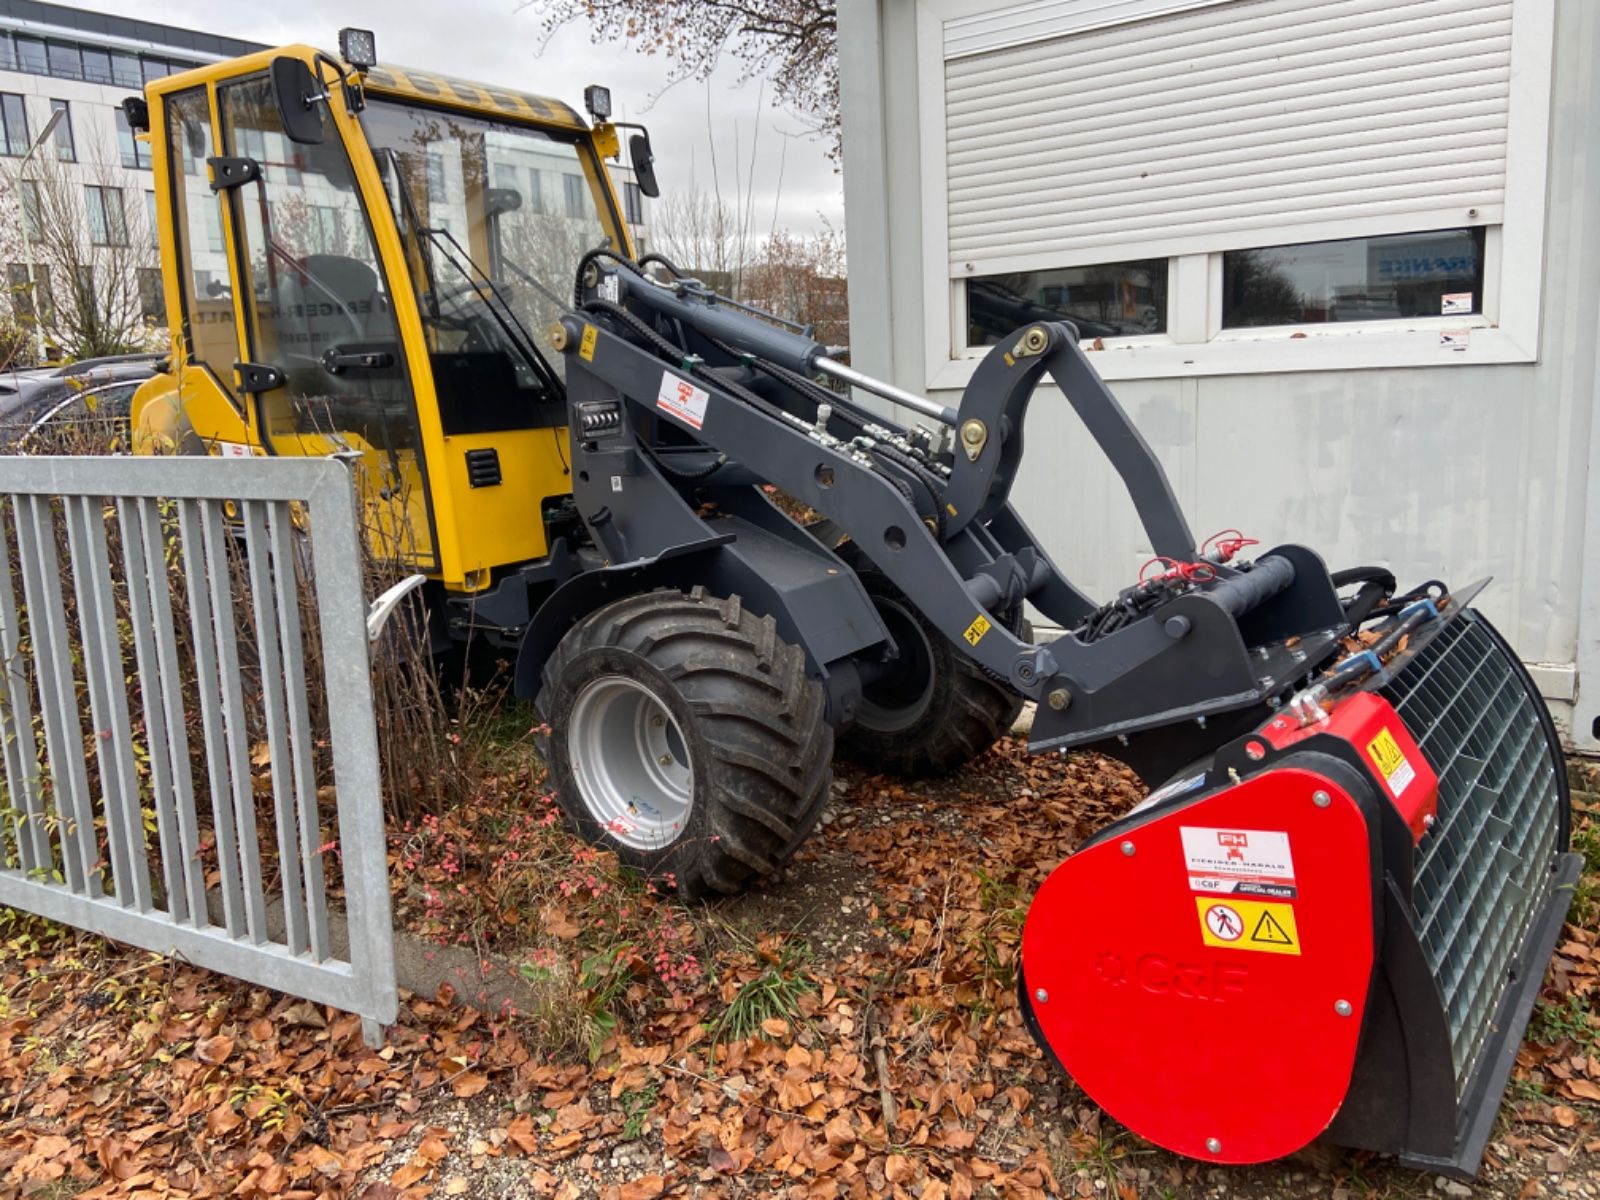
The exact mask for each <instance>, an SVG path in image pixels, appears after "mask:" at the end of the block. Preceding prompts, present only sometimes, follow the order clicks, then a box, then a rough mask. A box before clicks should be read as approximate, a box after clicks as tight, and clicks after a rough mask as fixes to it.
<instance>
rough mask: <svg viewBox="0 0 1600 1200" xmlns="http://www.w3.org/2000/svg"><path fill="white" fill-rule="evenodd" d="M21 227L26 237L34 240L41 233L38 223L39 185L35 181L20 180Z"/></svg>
mask: <svg viewBox="0 0 1600 1200" xmlns="http://www.w3.org/2000/svg"><path fill="white" fill-rule="evenodd" d="M21 186H22V227H23V228H24V229H25V230H27V232H28V236H29V237H31V238H36V237H38V236H39V234H40V231H41V228H42V227H41V225H40V223H39V184H38V181H37V180H33V179H24V180H22V184H21Z"/></svg>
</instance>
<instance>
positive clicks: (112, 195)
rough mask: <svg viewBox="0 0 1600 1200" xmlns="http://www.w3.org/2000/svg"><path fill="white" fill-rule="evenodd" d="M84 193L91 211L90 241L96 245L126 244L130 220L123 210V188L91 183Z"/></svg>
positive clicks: (87, 206)
mask: <svg viewBox="0 0 1600 1200" xmlns="http://www.w3.org/2000/svg"><path fill="white" fill-rule="evenodd" d="M83 193H84V203H85V207H86V208H87V209H88V212H89V241H90V242H92V243H93V244H94V245H96V246H126V245H127V244H128V220H127V216H126V215H125V214H124V213H123V211H122V189H121V188H115V187H100V186H98V185H96V184H92V183H91V184H88V185H87V186H85V187H84V189H83Z"/></svg>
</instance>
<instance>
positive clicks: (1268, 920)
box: [1194, 896, 1300, 954]
mask: <svg viewBox="0 0 1600 1200" xmlns="http://www.w3.org/2000/svg"><path fill="white" fill-rule="evenodd" d="M1194 903H1195V909H1196V911H1198V912H1199V914H1200V940H1201V941H1203V942H1204V943H1205V944H1206V945H1208V946H1223V947H1227V948H1228V949H1231V950H1257V951H1260V952H1261V953H1263V954H1299V953H1300V931H1299V930H1298V929H1297V928H1296V927H1295V923H1294V905H1292V904H1273V903H1270V902H1268V901H1264V900H1240V899H1238V898H1237V897H1233V896H1230V897H1228V899H1227V900H1217V899H1215V898H1213V897H1210V896H1196V897H1195V902H1194Z"/></svg>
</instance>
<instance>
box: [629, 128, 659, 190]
mask: <svg viewBox="0 0 1600 1200" xmlns="http://www.w3.org/2000/svg"><path fill="white" fill-rule="evenodd" d="M628 158H629V159H630V160H631V161H632V163H633V174H634V177H635V178H636V179H638V181H639V191H640V192H641V193H642V194H644V195H646V196H649V197H650V198H651V199H652V200H654V199H655V198H656V197H657V196H659V195H661V185H660V184H659V183H657V182H656V156H655V155H654V154H652V153H651V152H650V135H649V134H648V133H636V134H634V135H633V136H632V137H631V138H629V139H628Z"/></svg>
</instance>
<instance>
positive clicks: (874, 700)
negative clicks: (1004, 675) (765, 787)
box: [838, 547, 1027, 779]
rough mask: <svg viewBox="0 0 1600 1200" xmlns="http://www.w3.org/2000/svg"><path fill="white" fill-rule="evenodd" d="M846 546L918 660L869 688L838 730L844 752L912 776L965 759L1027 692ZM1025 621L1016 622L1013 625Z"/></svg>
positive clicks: (1001, 726)
mask: <svg viewBox="0 0 1600 1200" xmlns="http://www.w3.org/2000/svg"><path fill="white" fill-rule="evenodd" d="M846 549H848V548H847V547H841V548H840V550H839V551H838V553H840V554H841V556H842V557H844V558H845V561H846V562H848V563H849V564H850V565H851V566H852V567H853V568H854V569H855V572H856V575H857V576H858V577H859V578H860V580H861V586H862V587H864V588H865V589H866V590H867V595H868V596H870V597H872V602H873V604H874V605H875V606H876V607H877V609H878V612H879V615H880V616H882V617H883V619H884V622H885V624H886V625H888V626H889V631H890V633H891V634H893V635H894V637H895V641H896V643H897V644H899V645H900V646H901V653H902V655H909V656H910V657H909V658H908V660H907V661H908V662H912V663H913V666H912V669H911V671H910V676H911V677H910V678H905V677H902V678H899V679H895V678H892V677H891V678H890V679H887V680H883V681H879V682H878V683H875V684H872V685H869V686H868V687H867V689H866V694H865V695H864V696H863V700H862V704H861V707H860V709H859V711H858V713H857V716H856V720H855V722H854V723H853V724H852V725H851V726H850V727H849V728H848V729H845V730H842V731H841V732H840V733H839V753H840V754H841V755H844V756H846V757H848V758H849V759H850V760H851V761H852V762H855V763H858V764H860V765H861V766H864V767H869V768H871V769H872V770H875V771H887V772H889V773H890V774H893V775H899V776H902V777H904V778H908V779H918V778H925V777H927V776H931V775H944V774H948V773H949V772H951V771H954V770H955V769H956V768H958V767H961V766H964V765H966V764H967V763H969V762H971V761H972V760H973V759H975V758H977V757H978V755H980V754H982V753H983V752H984V751H985V750H987V749H989V747H990V746H993V745H994V744H995V742H997V741H999V740H1000V739H1001V738H1002V737H1004V736H1005V735H1006V734H1007V733H1008V732H1009V731H1010V729H1011V726H1012V724H1013V723H1015V721H1016V719H1017V714H1018V713H1020V712H1021V711H1022V704H1023V699H1022V697H1021V696H1019V695H1018V694H1017V693H1016V692H1013V691H1012V690H1011V689H1009V688H1007V687H1003V686H1002V685H1000V684H999V683H997V682H995V681H994V680H992V679H990V678H989V677H988V676H987V675H985V674H984V673H983V671H982V670H980V669H979V668H978V667H977V666H976V665H975V664H974V663H973V662H972V660H971V659H969V658H968V657H967V656H966V655H965V654H962V653H961V652H960V651H959V650H957V649H956V648H955V646H953V645H951V643H950V641H949V639H948V638H946V637H945V636H944V634H943V633H941V632H940V631H939V629H938V627H937V626H935V625H934V624H933V623H932V622H931V621H929V620H928V619H927V617H926V616H924V615H923V613H922V610H921V609H919V608H917V607H916V605H914V604H912V603H911V602H910V601H909V600H907V599H906V596H905V593H904V592H902V591H901V590H900V589H899V588H898V587H896V586H895V585H894V583H893V582H892V581H891V580H890V579H889V577H888V576H887V575H884V574H883V573H882V572H881V571H878V570H876V569H874V568H873V567H872V565H871V564H870V563H869V562H867V560H866V558H865V556H863V555H862V554H861V553H860V552H859V551H856V552H854V553H850V554H846V553H845V551H846ZM1026 625H1027V622H1025V621H1020V620H1019V621H1018V622H1017V624H1016V626H1015V628H1017V629H1019V630H1020V629H1024V628H1026ZM929 675H931V680H930V679H929V678H928V676H929Z"/></svg>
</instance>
